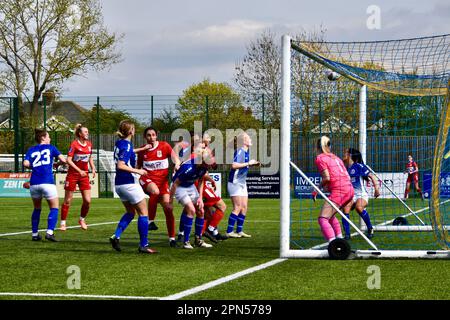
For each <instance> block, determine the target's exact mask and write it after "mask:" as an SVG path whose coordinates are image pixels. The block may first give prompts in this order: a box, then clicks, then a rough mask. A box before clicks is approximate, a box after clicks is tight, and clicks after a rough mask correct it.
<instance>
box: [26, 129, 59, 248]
mask: <svg viewBox="0 0 450 320" xmlns="http://www.w3.org/2000/svg"><path fill="white" fill-rule="evenodd" d="M34 140H35V141H36V142H37V145H35V146H32V147H31V148H30V149H28V151H27V153H26V155H25V159H24V161H23V165H24V167H25V168H29V169H31V170H32V173H31V179H30V194H31V200H33V206H34V210H33V214H32V215H31V229H32V237H31V239H32V240H33V241H40V240H42V237H41V236H40V235H39V232H38V230H39V220H40V217H41V210H42V209H41V208H42V206H41V205H42V198H45V199H46V200H47V203H48V206H49V208H50V213H49V214H48V220H47V233H46V234H45V239H46V240H48V241H52V242H56V241H57V240H56V238H55V234H54V230H55V227H56V223H57V222H58V207H59V203H58V202H59V199H58V193H57V191H56V186H55V180H54V178H53V160H54V158H58V159H59V162H60V163H66V159H65V158H64V157H63V155H61V152H59V150H58V149H56V147H55V146H53V145H51V144H50V141H51V139H50V136H49V134H48V132H47V131H45V130H41V129H36V130H35V133H34ZM55 165H58V163H57V164H55Z"/></svg>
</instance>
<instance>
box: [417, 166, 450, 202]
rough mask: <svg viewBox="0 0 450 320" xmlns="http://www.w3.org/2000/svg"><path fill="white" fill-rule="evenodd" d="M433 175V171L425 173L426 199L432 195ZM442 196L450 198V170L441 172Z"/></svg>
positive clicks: (424, 193)
mask: <svg viewBox="0 0 450 320" xmlns="http://www.w3.org/2000/svg"><path fill="white" fill-rule="evenodd" d="M432 180H433V176H432V174H431V172H425V173H424V174H423V195H424V196H425V198H426V199H429V198H430V197H431V184H432ZM440 180H441V181H440V189H441V195H440V197H441V198H450V172H441V177H440Z"/></svg>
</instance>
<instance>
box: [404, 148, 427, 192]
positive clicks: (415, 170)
mask: <svg viewBox="0 0 450 320" xmlns="http://www.w3.org/2000/svg"><path fill="white" fill-rule="evenodd" d="M404 173H407V174H408V178H407V180H406V188H405V199H408V195H409V189H410V187H411V182H414V186H415V187H416V190H417V192H418V193H419V194H420V197H421V198H422V200H423V194H422V190H421V189H420V187H419V166H418V165H417V163H416V162H415V161H414V160H413V157H412V155H410V154H409V155H408V163H407V164H406V171H405V172H404Z"/></svg>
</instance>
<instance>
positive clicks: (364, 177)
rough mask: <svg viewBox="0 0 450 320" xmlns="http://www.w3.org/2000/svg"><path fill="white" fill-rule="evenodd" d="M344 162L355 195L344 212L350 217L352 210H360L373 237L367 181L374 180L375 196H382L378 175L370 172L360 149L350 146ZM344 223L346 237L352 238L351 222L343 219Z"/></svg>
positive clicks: (368, 233)
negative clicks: (368, 208) (368, 209)
mask: <svg viewBox="0 0 450 320" xmlns="http://www.w3.org/2000/svg"><path fill="white" fill-rule="evenodd" d="M344 163H345V164H346V166H347V170H348V173H349V175H350V178H351V181H352V185H353V189H354V190H355V195H354V197H353V202H352V203H350V204H348V205H347V206H345V207H344V214H345V215H346V216H347V218H349V219H350V211H351V210H353V209H355V210H356V212H358V214H359V216H360V217H361V219H363V221H364V223H365V224H366V226H367V236H368V237H369V238H372V237H373V227H372V223H371V222H370V216H369V214H368V213H367V210H366V207H367V205H368V204H369V194H368V193H367V190H366V187H365V185H364V184H365V182H368V181H369V179H370V180H372V185H373V186H374V188H375V191H374V197H375V198H378V197H379V196H380V188H379V186H378V181H377V179H376V177H375V176H374V175H373V174H372V173H371V172H370V170H369V169H368V168H367V167H366V165H365V164H364V161H363V159H362V155H361V152H359V150H357V149H354V148H350V149H348V150H347V151H346V152H345V156H344ZM342 225H343V226H344V231H345V239H347V240H349V239H350V224H349V223H348V222H347V221H345V220H344V219H342Z"/></svg>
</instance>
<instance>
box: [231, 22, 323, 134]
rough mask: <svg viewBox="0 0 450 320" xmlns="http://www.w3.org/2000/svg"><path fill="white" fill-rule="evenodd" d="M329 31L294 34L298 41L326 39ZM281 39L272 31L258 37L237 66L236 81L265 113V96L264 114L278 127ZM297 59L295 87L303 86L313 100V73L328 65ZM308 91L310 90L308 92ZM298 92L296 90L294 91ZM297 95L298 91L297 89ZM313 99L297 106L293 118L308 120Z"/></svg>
mask: <svg viewBox="0 0 450 320" xmlns="http://www.w3.org/2000/svg"><path fill="white" fill-rule="evenodd" d="M325 32H326V30H325V29H324V28H323V27H320V28H319V30H317V31H316V30H313V31H305V30H303V31H301V32H300V33H299V34H298V35H296V36H295V37H294V39H295V40H298V41H316V42H319V43H320V42H322V41H323V39H324V36H325ZM279 43H280V41H279V38H278V37H277V36H276V35H275V34H274V33H273V32H271V31H270V30H266V31H264V32H263V33H262V34H261V35H259V36H258V38H257V39H256V40H254V41H251V42H250V44H249V45H248V46H247V53H246V55H245V56H244V58H243V59H242V61H239V62H238V63H237V64H236V66H235V75H234V82H235V83H236V85H237V87H238V92H239V93H241V95H242V96H243V98H244V99H245V101H246V102H248V103H250V105H252V107H253V108H254V109H255V110H256V111H257V113H258V115H261V113H262V101H261V96H262V95H264V108H265V110H264V113H265V114H264V117H265V120H266V122H267V123H268V125H269V126H272V127H276V128H278V127H279V125H280V104H281V60H280V55H281V47H280V44H279ZM299 62H300V61H295V60H294V62H293V66H292V73H293V75H292V82H293V85H294V88H296V89H298V88H302V90H303V92H302V94H303V96H304V97H305V94H306V95H307V96H308V99H307V100H311V99H313V95H312V92H308V88H309V90H311V88H312V86H311V84H312V83H314V82H315V81H317V79H315V77H314V76H313V75H314V73H313V72H323V70H324V69H325V68H324V67H321V66H319V65H318V64H317V63H314V62H312V61H308V60H306V59H303V60H302V61H301V62H302V63H301V64H300V63H299ZM305 90H306V92H305ZM294 91H295V90H294ZM294 94H296V93H295V92H294ZM309 102H310V101H302V103H303V104H298V105H294V108H293V110H292V116H293V119H298V118H301V119H302V121H306V122H308V121H309V119H310V118H311V117H312V116H313V114H314V110H312V108H311V104H310V103H309Z"/></svg>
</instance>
